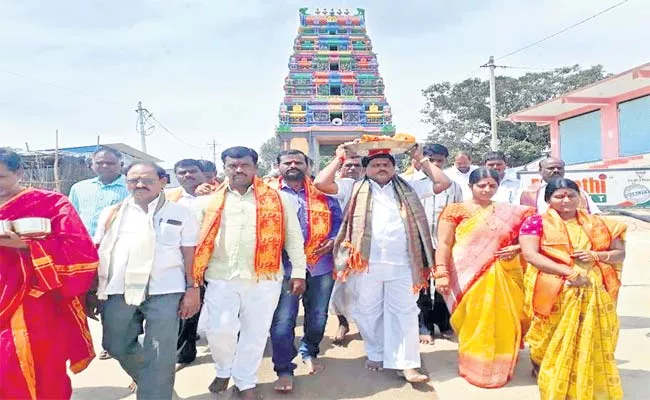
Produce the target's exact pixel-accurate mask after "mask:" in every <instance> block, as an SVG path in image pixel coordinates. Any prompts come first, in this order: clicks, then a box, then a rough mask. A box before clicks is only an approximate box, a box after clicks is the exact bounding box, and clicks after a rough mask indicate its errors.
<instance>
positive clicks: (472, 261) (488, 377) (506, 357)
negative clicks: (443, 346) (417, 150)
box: [440, 203, 534, 388]
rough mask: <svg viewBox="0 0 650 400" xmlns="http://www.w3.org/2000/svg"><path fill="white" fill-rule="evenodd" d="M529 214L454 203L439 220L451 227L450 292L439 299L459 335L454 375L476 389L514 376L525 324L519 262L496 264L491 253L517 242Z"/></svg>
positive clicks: (504, 207)
mask: <svg viewBox="0 0 650 400" xmlns="http://www.w3.org/2000/svg"><path fill="white" fill-rule="evenodd" d="M533 212H534V209H532V208H529V207H523V206H516V205H511V204H505V203H493V204H492V205H491V206H489V207H487V208H484V209H480V210H478V211H472V210H470V209H469V208H468V207H467V206H466V205H465V204H463V203H457V204H452V205H450V206H448V207H447V208H445V210H444V211H443V213H442V215H441V217H440V218H441V220H447V221H449V222H451V223H453V224H454V225H455V226H456V228H455V234H454V245H453V247H452V251H451V253H452V254H451V260H450V263H449V266H448V268H449V274H450V276H449V282H450V292H449V293H448V294H447V295H445V296H444V297H445V301H446V303H447V307H448V308H449V310H450V311H451V320H450V322H451V325H452V327H453V329H454V331H455V332H456V334H457V335H458V342H459V343H458V371H459V374H460V375H461V376H462V377H463V378H465V379H466V380H467V381H468V382H470V383H471V384H473V385H476V386H479V387H483V388H497V387H501V386H503V385H505V384H506V383H507V382H508V381H509V380H510V378H512V375H513V373H514V369H515V365H516V363H517V359H518V355H519V349H520V346H521V344H522V336H523V334H524V333H525V330H526V328H527V325H528V324H527V319H526V316H525V314H524V311H523V305H524V291H523V277H524V267H523V263H522V260H523V259H522V258H521V257H520V256H516V257H514V258H513V259H511V260H501V259H498V258H497V257H496V256H495V253H496V252H497V251H498V250H500V249H502V248H504V247H506V246H509V245H512V244H513V243H516V239H517V236H518V232H519V228H520V226H521V224H522V223H523V221H524V220H525V219H526V217H528V216H529V215H531V214H532V213H533Z"/></svg>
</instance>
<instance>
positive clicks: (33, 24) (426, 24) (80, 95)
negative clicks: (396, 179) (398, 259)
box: [0, 0, 650, 162]
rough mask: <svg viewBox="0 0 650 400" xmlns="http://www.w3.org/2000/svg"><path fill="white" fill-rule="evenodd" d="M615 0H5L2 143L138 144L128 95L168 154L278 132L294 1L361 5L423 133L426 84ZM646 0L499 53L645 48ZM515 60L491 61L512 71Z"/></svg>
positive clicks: (597, 54) (532, 55) (538, 60)
mask: <svg viewBox="0 0 650 400" xmlns="http://www.w3.org/2000/svg"><path fill="white" fill-rule="evenodd" d="M617 2H618V1H617V0H571V1H566V0H544V1H539V0H463V1H448V0H428V1H426V0H402V1H400V2H394V1H388V0H377V1H373V2H369V1H358V2H353V1H329V2H326V3H323V2H315V1H294V0H277V1H273V2H270V1H269V2H265V1H261V0H239V1H236V2H225V1H217V0H212V1H207V0H206V1H198V0H186V1H174V0H139V1H125V0H112V1H99V0H95V1H81V0H77V1H72V0H57V1H55V2H42V1H36V0H23V1H20V2H10V1H5V2H3V4H2V6H1V10H2V11H1V12H0V51H1V52H2V63H1V64H0V137H2V140H0V146H4V145H9V146H14V147H24V143H25V142H28V143H29V145H30V148H32V149H38V148H50V147H53V145H54V131H55V129H59V131H60V138H61V139H60V140H61V145H62V146H75V145H88V144H94V143H95V142H96V140H97V139H96V138H97V135H100V137H101V141H102V142H105V143H109V142H124V143H127V144H130V145H132V146H134V147H139V143H140V140H139V137H138V135H137V133H136V130H135V122H136V114H135V112H134V111H133V110H134V108H135V106H136V104H137V102H138V101H142V102H143V104H144V106H145V107H146V108H148V109H149V110H150V111H151V112H153V113H154V115H155V116H156V117H157V118H158V119H159V120H160V121H161V122H163V123H164V124H165V125H166V126H167V127H168V128H169V129H171V130H172V131H173V132H174V133H175V134H176V135H177V136H179V137H180V138H181V139H182V140H183V141H182V142H181V141H178V140H176V139H174V138H173V137H171V136H170V135H169V134H168V133H166V132H165V131H164V130H163V129H160V128H156V129H155V130H154V131H153V133H152V135H151V136H150V137H149V138H148V150H149V153H151V154H153V155H156V156H158V157H159V158H162V159H164V160H166V161H168V162H173V161H174V160H177V159H179V158H183V157H196V158H200V157H203V158H211V150H210V149H209V148H208V146H207V143H208V142H211V141H212V140H213V139H216V141H217V143H218V144H219V146H220V148H221V149H223V148H225V147H228V146H232V145H246V146H250V147H255V148H258V147H259V145H260V144H261V143H262V142H264V141H265V140H266V139H268V138H269V137H271V136H272V135H273V130H274V127H275V125H276V123H277V112H278V107H279V104H280V102H281V100H282V96H283V92H282V85H283V81H284V77H285V76H286V74H287V72H288V67H287V63H288V59H289V56H290V54H291V51H292V49H291V46H292V43H293V40H294V38H295V36H296V32H297V26H298V8H300V7H303V6H308V7H311V8H316V7H321V8H322V7H325V6H327V7H328V8H330V7H334V8H336V7H348V8H351V9H354V8H356V7H363V8H365V9H366V18H367V24H368V31H369V34H370V37H371V39H372V41H373V45H374V50H375V51H376V52H377V53H378V60H379V67H380V73H381V74H382V76H383V78H384V82H385V84H386V96H387V98H388V101H389V103H390V104H391V106H392V109H393V113H394V122H395V123H396V125H397V128H398V131H404V132H409V133H412V134H415V135H416V136H418V137H420V138H424V137H426V134H427V132H428V127H427V126H426V125H425V124H422V123H421V122H420V118H421V115H420V110H421V109H422V107H423V106H424V98H423V96H422V95H421V90H422V89H424V88H426V87H427V86H428V85H429V84H431V83H434V82H437V81H442V80H460V79H463V78H466V77H468V76H485V74H486V73H487V71H485V70H481V69H480V68H477V67H478V66H479V65H481V64H483V63H484V62H486V61H487V58H488V57H489V56H490V55H491V54H493V55H495V56H499V55H502V54H506V53H508V52H509V51H511V50H513V49H517V48H519V47H521V46H523V45H526V44H528V43H530V42H532V41H535V40H537V39H539V38H541V37H543V36H545V35H547V34H550V33H553V32H556V31H558V30H560V29H562V28H564V27H566V26H568V25H571V24H573V23H575V22H577V21H579V20H581V19H583V18H585V17H588V16H589V15H592V14H594V13H596V12H598V11H600V10H602V9H604V8H606V7H608V6H610V5H613V4H615V3H617ZM649 19H650V5H648V2H647V0H632V1H630V2H628V3H626V4H625V5H623V6H621V7H618V8H616V9H614V10H612V11H611V12H609V13H607V14H604V15H603V16H600V17H599V18H597V19H595V20H592V21H590V22H588V23H586V24H583V25H581V26H579V27H577V28H576V29H573V30H571V31H569V32H567V33H565V34H562V35H561V36H559V37H557V38H554V39H552V40H549V41H547V42H545V43H543V44H541V45H538V46H535V47H533V48H531V49H528V50H526V51H524V52H521V53H519V54H517V55H514V56H512V57H509V58H506V59H504V60H502V61H500V62H498V63H497V64H501V65H511V66H526V67H536V68H552V67H558V66H563V65H571V64H575V63H579V64H582V65H585V66H588V65H592V64H599V63H600V64H603V65H604V66H605V68H606V69H607V70H608V71H609V72H620V71H623V70H626V69H629V68H631V67H634V66H636V65H639V64H642V63H645V62H648V61H650V57H649V56H648V52H647V46H646V44H647V43H648V42H650V31H649V30H647V29H644V28H643V27H645V26H646V25H647V21H648V20H649ZM516 72H517V71H515V70H505V71H503V70H502V71H500V73H507V74H510V73H516Z"/></svg>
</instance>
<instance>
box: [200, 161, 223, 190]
mask: <svg viewBox="0 0 650 400" xmlns="http://www.w3.org/2000/svg"><path fill="white" fill-rule="evenodd" d="M199 164H201V171H203V175H204V176H205V183H207V184H209V185H213V186H217V185H219V184H221V181H220V180H219V177H218V176H217V166H216V165H214V163H213V162H212V161H208V160H199Z"/></svg>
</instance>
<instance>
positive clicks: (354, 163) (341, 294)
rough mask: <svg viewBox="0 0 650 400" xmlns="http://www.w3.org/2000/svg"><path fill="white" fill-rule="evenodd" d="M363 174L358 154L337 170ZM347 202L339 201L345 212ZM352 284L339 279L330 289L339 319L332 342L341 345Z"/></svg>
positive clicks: (358, 176) (347, 326) (347, 329)
mask: <svg viewBox="0 0 650 400" xmlns="http://www.w3.org/2000/svg"><path fill="white" fill-rule="evenodd" d="M364 176H365V170H364V168H363V166H362V165H361V157H359V156H358V155H354V156H348V157H347V158H346V159H345V160H343V165H341V169H340V170H339V178H340V179H343V178H351V179H354V180H355V181H356V180H359V179H361V178H363V177H364ZM346 206H347V204H344V203H341V210H342V212H343V214H345V209H346ZM352 292H353V290H352V285H348V284H346V283H345V282H342V281H340V280H338V281H336V282H335V283H334V289H333V290H332V298H331V299H330V313H332V314H334V315H336V317H337V318H338V320H339V329H338V330H337V331H336V336H334V339H333V341H332V342H333V343H334V344H336V345H342V344H343V342H344V341H345V335H347V334H348V332H350V323H349V319H351V318H352V316H351V315H350V312H351V307H352V301H351V299H352V297H353V295H354V294H353V293H352Z"/></svg>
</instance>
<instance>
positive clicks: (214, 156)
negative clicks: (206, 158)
mask: <svg viewBox="0 0 650 400" xmlns="http://www.w3.org/2000/svg"><path fill="white" fill-rule="evenodd" d="M208 146H210V147H211V148H212V162H213V163H214V165H215V166H216V165H217V141H216V140H215V139H212V143H208Z"/></svg>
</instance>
